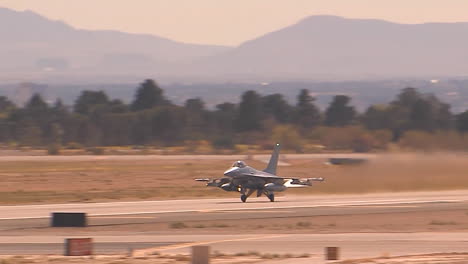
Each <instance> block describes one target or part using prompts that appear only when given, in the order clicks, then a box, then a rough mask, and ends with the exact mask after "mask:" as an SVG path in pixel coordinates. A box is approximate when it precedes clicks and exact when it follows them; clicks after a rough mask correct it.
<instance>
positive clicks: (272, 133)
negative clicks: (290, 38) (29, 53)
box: [0, 80, 468, 151]
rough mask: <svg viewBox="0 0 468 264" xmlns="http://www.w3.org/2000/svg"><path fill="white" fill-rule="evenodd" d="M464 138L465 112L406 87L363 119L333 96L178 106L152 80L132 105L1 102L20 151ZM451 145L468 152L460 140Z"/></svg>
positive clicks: (356, 145)
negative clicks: (321, 100)
mask: <svg viewBox="0 0 468 264" xmlns="http://www.w3.org/2000/svg"><path fill="white" fill-rule="evenodd" d="M466 132H468V111H465V112H463V113H460V114H453V113H451V111H450V106H449V105H448V104H445V103H443V102H441V101H440V100H439V99H438V98H437V97H435V96H434V95H432V94H424V93H420V92H419V91H417V89H415V88H405V89H403V90H402V91H401V92H400V94H398V95H397V97H396V98H395V100H394V101H392V102H390V103H387V104H382V105H372V106H370V107H369V108H368V109H367V110H366V111H365V112H364V113H358V112H357V111H356V110H355V108H354V107H353V106H352V105H351V98H350V97H348V96H345V95H336V96H335V97H334V98H333V100H332V101H331V103H330V104H329V105H328V107H327V108H326V109H324V111H322V110H321V109H319V108H318V107H317V106H316V105H315V103H314V98H313V97H312V96H311V95H310V94H309V92H308V91H307V90H301V91H300V93H299V94H298V96H297V101H296V103H295V104H293V105H291V104H289V103H288V102H287V101H286V100H285V98H284V97H283V95H281V94H270V95H260V94H258V93H257V92H255V91H247V92H245V93H243V94H242V96H241V100H240V103H238V104H236V103H231V102H226V103H222V104H219V105H217V106H216V108H215V109H213V110H209V109H207V108H206V107H205V104H204V102H203V101H202V100H201V99H200V98H193V99H188V100H187V101H185V104H184V105H182V106H179V105H175V104H173V103H172V102H171V101H170V100H168V99H167V98H166V97H165V95H164V92H163V90H162V89H161V88H160V87H159V86H158V85H157V84H156V83H155V82H154V81H153V80H145V81H144V82H143V83H142V84H141V85H140V86H139V87H138V88H137V90H136V93H135V98H134V99H133V101H132V102H131V103H130V104H126V103H124V102H122V101H120V100H112V99H110V98H109V97H108V96H107V95H106V94H105V93H104V92H103V91H83V92H82V93H81V94H80V96H79V97H78V98H77V99H76V101H75V102H74V105H73V107H72V108H68V107H66V106H64V105H63V103H62V102H61V101H60V100H57V101H56V102H55V103H54V104H53V105H48V104H47V103H46V102H45V101H44V100H43V98H41V96H40V95H38V94H35V95H33V96H32V97H31V99H30V100H29V102H27V104H26V105H25V106H24V107H18V106H16V105H14V104H13V103H12V102H11V101H10V100H9V99H8V98H7V97H0V142H3V143H4V144H11V143H14V144H17V145H22V146H48V145H50V144H57V145H62V146H66V145H70V144H79V145H82V146H122V145H155V146H174V145H183V144H186V143H187V142H194V141H195V142H196V141H205V142H209V143H211V144H212V146H214V147H216V148H232V147H234V146H235V145H236V144H258V145H271V142H272V141H281V142H283V145H285V146H286V147H288V148H292V149H295V150H297V151H307V150H308V149H307V146H309V147H310V148H311V149H314V148H320V146H325V147H327V148H330V149H334V148H336V149H346V148H348V149H353V150H355V151H369V150H371V149H375V148H377V149H379V148H387V147H388V146H389V144H399V143H401V142H407V143H406V144H409V145H411V144H412V142H411V140H410V139H411V137H413V138H415V139H419V138H424V137H426V138H427V137H429V139H428V140H429V141H432V140H435V138H434V136H436V135H437V136H438V137H437V138H438V139H437V140H440V138H443V137H452V140H453V136H454V135H456V137H457V138H460V140H462V141H463V138H464V137H463V135H464V133H466ZM442 134H443V135H445V136H441V135H442ZM416 141H418V140H416ZM463 142H464V141H463ZM450 144H452V145H455V146H458V147H460V148H461V147H462V146H463V147H468V143H467V145H464V144H465V143H463V144H460V142H458V141H457V142H452V143H450ZM422 145H423V146H424V145H425V144H424V143H423V144H422ZM304 148H306V149H304Z"/></svg>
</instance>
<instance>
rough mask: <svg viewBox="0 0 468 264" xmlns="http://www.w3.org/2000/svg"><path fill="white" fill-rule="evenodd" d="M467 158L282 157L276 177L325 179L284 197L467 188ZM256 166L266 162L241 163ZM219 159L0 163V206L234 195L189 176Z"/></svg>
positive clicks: (219, 165) (206, 174)
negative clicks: (347, 162)
mask: <svg viewBox="0 0 468 264" xmlns="http://www.w3.org/2000/svg"><path fill="white" fill-rule="evenodd" d="M467 158H468V157H467V156H466V155H457V154H432V155H429V154H382V155H377V157H376V158H374V159H371V160H369V161H368V162H367V163H365V164H363V165H355V166H335V165H329V164H326V162H325V160H323V159H311V160H300V159H297V160H284V161H286V162H287V163H289V166H281V167H280V168H279V169H278V174H279V175H280V176H289V177H298V178H307V177H325V178H326V181H325V182H324V183H320V184H317V185H316V186H314V187H312V188H299V189H294V190H288V191H287V194H288V193H289V194H339V193H368V192H381V191H423V190H453V189H468V177H467V171H468V162H466V160H467ZM247 163H248V164H249V165H251V166H253V167H255V168H263V167H265V163H263V162H260V161H256V160H247ZM229 166H230V162H226V161H224V160H222V161H217V160H214V161H213V160H197V159H196V156H195V158H193V159H191V160H158V159H155V160H152V161H147V160H131V161H121V160H119V161H112V160H96V161H62V162H57V161H50V162H49V161H41V162H34V161H21V162H20V161H16V162H15V161H13V162H11V161H9V162H0V179H1V181H0V204H40V203H59V202H97V201H117V200H149V199H153V200H154V199H180V198H199V197H233V196H236V195H237V194H235V193H230V192H224V191H222V190H220V189H217V188H206V187H205V186H204V183H200V182H195V181H194V180H193V179H195V178H211V177H222V172H223V171H224V170H225V169H227V168H228V167H229Z"/></svg>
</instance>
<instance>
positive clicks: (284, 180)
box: [195, 144, 324, 203]
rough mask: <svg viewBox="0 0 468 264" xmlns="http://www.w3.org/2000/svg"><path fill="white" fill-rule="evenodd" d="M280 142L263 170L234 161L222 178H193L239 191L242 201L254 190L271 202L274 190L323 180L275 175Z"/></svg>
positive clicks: (302, 185) (227, 189) (307, 184)
mask: <svg viewBox="0 0 468 264" xmlns="http://www.w3.org/2000/svg"><path fill="white" fill-rule="evenodd" d="M279 150H280V144H276V145H275V147H274V150H273V153H272V154H271V158H270V161H269V162H268V166H267V167H266V168H265V169H264V170H257V169H254V168H252V167H249V166H247V164H246V163H245V162H244V161H240V160H239V161H236V162H234V164H233V165H232V167H231V168H229V169H228V170H226V171H225V172H224V176H225V177H223V178H218V179H195V180H196V181H204V182H207V184H206V186H210V187H219V188H221V189H223V190H225V191H228V192H240V193H241V197H240V198H241V200H242V202H244V203H245V202H246V201H247V198H248V197H249V196H250V195H252V194H253V193H254V192H257V197H260V196H262V194H264V195H265V196H266V197H268V199H270V201H271V202H274V201H275V192H282V191H285V190H286V189H287V188H292V187H307V186H312V182H313V181H323V180H324V179H323V178H306V179H299V178H289V177H279V176H276V167H277V164H278V158H279Z"/></svg>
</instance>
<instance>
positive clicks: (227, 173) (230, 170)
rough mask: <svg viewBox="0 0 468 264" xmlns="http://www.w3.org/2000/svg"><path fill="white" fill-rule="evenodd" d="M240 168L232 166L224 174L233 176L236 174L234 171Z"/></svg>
mask: <svg viewBox="0 0 468 264" xmlns="http://www.w3.org/2000/svg"><path fill="white" fill-rule="evenodd" d="M237 169H238V168H236V167H234V168H230V169H228V170H226V171H225V172H224V176H231V177H232V176H233V175H234V172H235V171H236V170H237Z"/></svg>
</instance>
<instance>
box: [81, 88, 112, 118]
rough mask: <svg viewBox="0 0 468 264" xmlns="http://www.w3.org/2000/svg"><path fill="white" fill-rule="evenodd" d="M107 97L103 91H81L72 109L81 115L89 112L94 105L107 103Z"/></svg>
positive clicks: (92, 109)
mask: <svg viewBox="0 0 468 264" xmlns="http://www.w3.org/2000/svg"><path fill="white" fill-rule="evenodd" d="M108 103H109V98H108V97H107V95H106V93H105V92H104V91H97V92H96V91H83V92H82V93H81V95H80V96H79V97H78V99H76V101H75V106H74V108H73V109H74V111H75V113H79V114H82V115H89V114H91V113H92V112H93V111H94V109H95V108H96V106H99V105H107V104H108Z"/></svg>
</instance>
